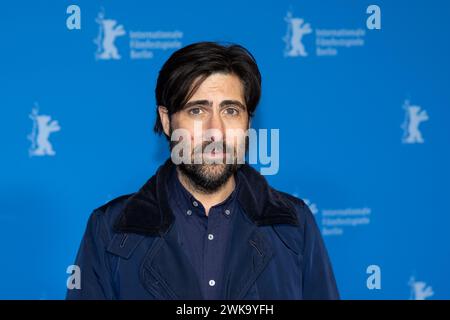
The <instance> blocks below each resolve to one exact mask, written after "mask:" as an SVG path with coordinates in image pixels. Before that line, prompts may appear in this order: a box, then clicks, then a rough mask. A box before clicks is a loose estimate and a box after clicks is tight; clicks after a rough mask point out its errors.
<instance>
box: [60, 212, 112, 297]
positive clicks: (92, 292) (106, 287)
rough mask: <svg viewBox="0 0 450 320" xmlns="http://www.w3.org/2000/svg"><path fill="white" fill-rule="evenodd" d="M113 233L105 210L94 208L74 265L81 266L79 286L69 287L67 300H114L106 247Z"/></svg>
mask: <svg viewBox="0 0 450 320" xmlns="http://www.w3.org/2000/svg"><path fill="white" fill-rule="evenodd" d="M109 239H110V234H109V232H108V228H107V226H106V221H105V219H104V216H103V213H102V212H101V211H94V212H93V213H92V214H91V216H90V218H89V221H88V223H87V227H86V231H85V233H84V236H83V239H82V241H81V244H80V247H79V249H78V254H77V257H76V261H75V265H76V266H78V267H79V268H80V275H81V277H80V279H81V281H80V288H79V289H77V288H74V289H67V295H66V299H68V300H87V299H113V298H114V290H113V287H112V281H111V280H112V276H111V270H110V268H109V265H108V259H107V258H108V257H107V256H106V248H107V244H108V243H109Z"/></svg>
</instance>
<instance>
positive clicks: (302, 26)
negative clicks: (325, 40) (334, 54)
mask: <svg viewBox="0 0 450 320" xmlns="http://www.w3.org/2000/svg"><path fill="white" fill-rule="evenodd" d="M284 21H286V23H287V25H288V26H287V33H286V35H285V36H284V38H283V40H284V42H285V43H286V47H285V50H284V55H285V56H288V57H298V56H301V57H306V56H307V55H308V53H307V52H306V50H305V46H304V45H303V42H302V40H303V36H304V35H307V34H310V33H312V29H311V25H310V24H309V23H305V21H304V20H303V19H301V18H294V17H293V16H292V13H291V12H288V13H287V15H286V17H285V18H284Z"/></svg>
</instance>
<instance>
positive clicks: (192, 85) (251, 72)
mask: <svg viewBox="0 0 450 320" xmlns="http://www.w3.org/2000/svg"><path fill="white" fill-rule="evenodd" d="M213 73H225V74H235V75H237V76H238V77H239V78H240V80H241V82H242V84H243V88H244V98H245V104H246V106H247V112H248V114H249V118H251V117H252V116H253V113H254V111H255V110H256V107H257V105H258V103H259V100H260V97H261V74H260V72H259V69H258V66H257V64H256V60H255V58H254V57H253V55H252V54H251V53H250V52H249V51H248V50H247V49H245V48H244V47H242V46H240V45H238V44H228V45H221V44H219V43H217V42H197V43H193V44H190V45H188V46H186V47H183V48H181V49H179V50H177V51H175V52H174V53H173V54H172V55H171V56H170V57H169V59H168V60H167V61H166V62H165V63H164V65H163V66H162V68H161V70H160V71H159V75H158V80H157V83H156V89H155V96H156V122H155V126H154V128H153V130H154V131H155V132H156V133H158V134H160V135H161V133H162V132H163V128H162V124H161V118H160V117H159V113H158V106H164V107H166V108H167V110H168V114H169V116H171V115H172V114H174V113H176V112H177V111H179V110H181V109H182V108H183V106H184V105H185V104H186V103H187V102H188V101H189V99H190V98H191V97H192V95H193V94H194V93H195V91H196V90H197V89H198V88H199V86H200V85H201V84H202V83H203V81H205V79H206V78H207V77H209V76H210V75H212V74H213ZM196 79H198V80H196Z"/></svg>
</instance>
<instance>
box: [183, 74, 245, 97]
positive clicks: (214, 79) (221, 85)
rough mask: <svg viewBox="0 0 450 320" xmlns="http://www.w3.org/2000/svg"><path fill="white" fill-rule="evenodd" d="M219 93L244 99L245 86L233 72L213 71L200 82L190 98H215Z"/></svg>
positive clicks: (223, 95)
mask: <svg viewBox="0 0 450 320" xmlns="http://www.w3.org/2000/svg"><path fill="white" fill-rule="evenodd" d="M217 95H220V96H222V97H223V98H233V99H239V100H243V97H244V86H243V85H242V81H241V79H240V78H239V77H238V76H237V75H235V74H232V73H227V74H225V73H213V74H212V75H210V76H209V77H207V78H206V79H205V80H204V81H203V82H202V83H201V84H200V86H199V87H198V89H197V90H196V91H195V92H194V94H193V95H192V97H191V99H189V100H195V99H198V98H208V97H209V98H213V97H214V96H217Z"/></svg>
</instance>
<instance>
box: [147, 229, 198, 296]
mask: <svg viewBox="0 0 450 320" xmlns="http://www.w3.org/2000/svg"><path fill="white" fill-rule="evenodd" d="M141 272H142V279H143V282H144V285H145V287H146V288H147V290H148V291H150V292H151V293H153V294H154V295H156V296H157V297H158V298H162V299H187V300H199V299H202V293H201V290H200V285H199V283H198V279H197V273H196V271H195V270H194V268H193V267H192V264H191V262H190V261H189V259H188V257H187V256H186V254H184V252H183V250H181V247H180V244H179V242H178V235H177V230H176V228H175V226H172V227H171V228H170V229H169V230H168V232H167V233H165V234H164V235H162V236H161V237H160V238H158V239H156V241H155V242H154V245H153V246H152V247H151V249H150V250H149V251H148V253H147V255H146V257H145V258H144V262H143V265H142V269H141Z"/></svg>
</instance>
